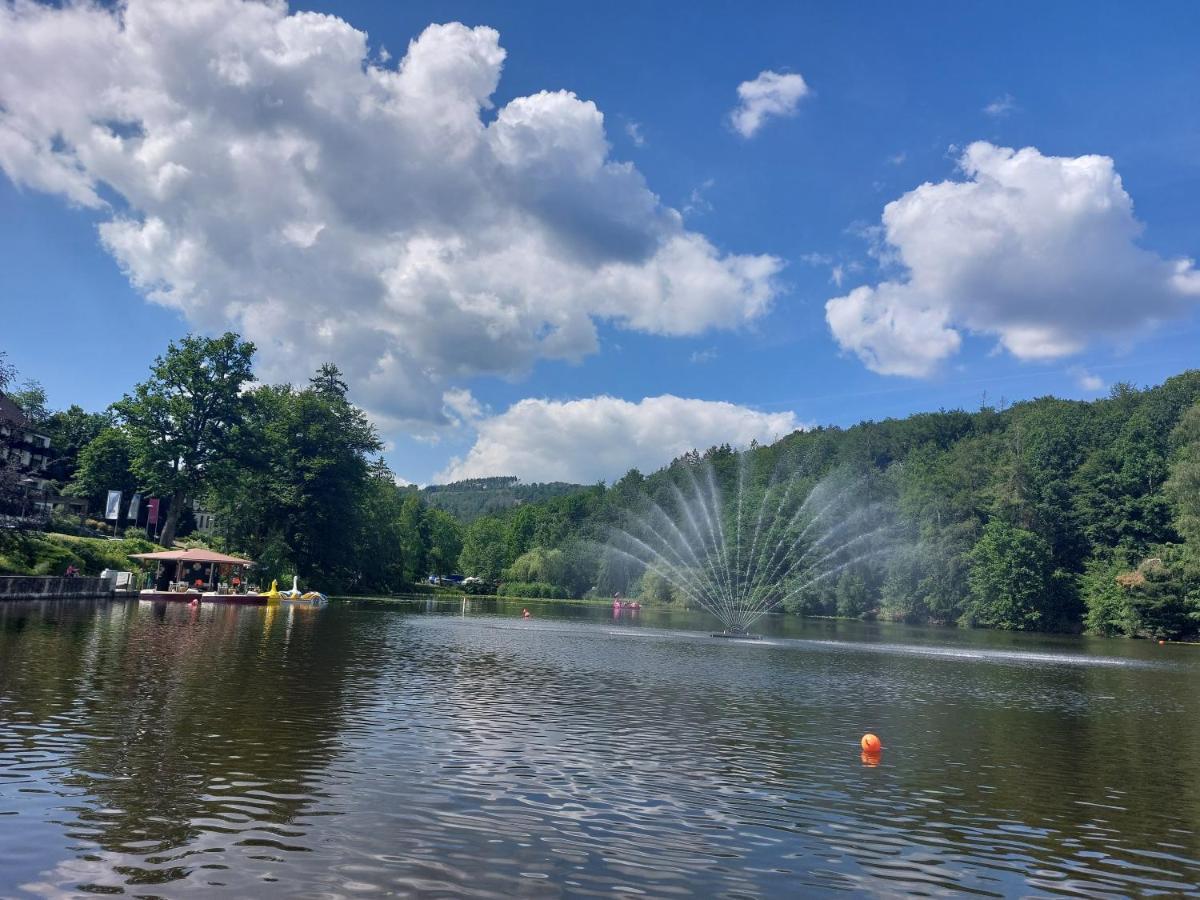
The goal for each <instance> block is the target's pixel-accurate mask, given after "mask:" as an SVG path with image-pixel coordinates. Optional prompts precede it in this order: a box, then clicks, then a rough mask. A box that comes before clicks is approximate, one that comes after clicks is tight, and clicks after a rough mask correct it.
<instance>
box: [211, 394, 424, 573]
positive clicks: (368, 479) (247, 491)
mask: <svg viewBox="0 0 1200 900" xmlns="http://www.w3.org/2000/svg"><path fill="white" fill-rule="evenodd" d="M381 449H382V445H381V444H380V442H379V438H378V436H377V435H376V433H375V429H374V427H373V426H372V425H371V423H370V422H369V421H368V420H367V417H366V414H365V413H363V411H362V410H361V409H358V408H357V407H355V406H353V405H352V404H350V403H349V402H348V401H347V400H346V398H345V397H342V396H337V395H331V394H327V393H325V392H321V391H318V390H316V389H315V388H311V387H310V388H307V389H305V390H300V391H298V390H296V389H294V388H292V387H291V386H290V385H282V386H263V387H259V388H256V389H254V390H252V391H250V392H248V393H247V395H246V398H245V415H244V417H243V420H242V421H241V423H240V424H239V425H238V426H237V427H236V429H234V430H233V431H232V432H231V434H230V435H229V440H228V442H227V451H228V452H227V455H226V456H224V457H222V458H220V459H219V460H218V461H217V468H216V470H215V473H214V477H213V478H212V479H211V483H210V485H209V487H208V493H207V497H208V500H207V502H208V504H209V507H210V508H211V509H212V510H213V511H214V513H216V517H217V520H218V521H219V522H221V523H222V525H221V527H222V530H223V531H224V532H225V537H226V540H227V541H228V542H229V543H230V545H231V548H236V549H240V550H242V551H244V552H247V553H250V554H252V555H253V554H255V553H261V552H263V551H264V550H265V549H267V548H270V549H271V550H272V552H273V553H274V554H275V558H276V560H277V562H276V565H280V566H288V567H290V568H291V569H292V571H294V572H295V573H296V574H298V575H300V576H301V577H302V578H310V577H313V576H320V577H321V578H322V579H323V583H324V584H325V585H326V586H327V587H328V588H330V589H332V588H333V587H335V586H337V587H353V586H355V585H356V584H357V583H358V582H359V581H360V580H362V579H363V578H369V579H375V580H376V581H377V582H379V583H380V584H382V583H383V581H388V582H389V583H390V580H391V579H394V578H395V577H396V573H397V572H398V571H399V567H401V566H402V565H403V559H402V558H399V557H397V558H393V557H392V556H391V554H392V552H393V549H394V548H393V547H391V546H389V548H388V550H387V554H388V558H387V559H386V560H377V561H376V562H378V565H375V563H370V564H368V563H364V562H363V559H364V557H366V556H369V555H370V554H372V553H376V552H383V551H382V550H380V549H379V548H380V545H379V543H378V541H377V539H378V534H376V533H375V532H378V531H381V530H385V531H387V533H388V534H390V535H392V537H393V538H394V541H393V543H396V542H398V541H400V539H401V537H402V535H401V534H400V532H398V531H395V532H393V531H391V530H390V529H391V524H390V523H391V522H392V521H394V520H395V519H396V518H398V517H399V515H400V511H401V507H402V498H401V497H400V495H399V493H398V490H397V488H396V485H395V481H394V479H393V478H392V475H391V473H390V472H388V471H387V467H386V466H382V465H381V464H376V465H374V466H372V465H371V464H370V463H369V461H368V460H369V457H370V455H371V454H375V453H378V452H379V451H380V450H381ZM384 522H387V523H389V524H388V525H387V528H386V529H385V528H384V526H383V525H382V524H381V523H384ZM370 529H374V531H371V533H370V534H369V535H367V530H370ZM365 535H367V536H365ZM395 549H398V548H395ZM364 573H369V574H364ZM381 573H382V574H381ZM281 574H286V573H282V572H281ZM381 579H382V580H381Z"/></svg>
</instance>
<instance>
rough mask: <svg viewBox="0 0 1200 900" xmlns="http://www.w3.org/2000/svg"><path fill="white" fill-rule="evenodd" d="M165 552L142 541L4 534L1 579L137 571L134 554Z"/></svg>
mask: <svg viewBox="0 0 1200 900" xmlns="http://www.w3.org/2000/svg"><path fill="white" fill-rule="evenodd" d="M161 549H162V548H161V547H159V546H157V545H156V544H153V543H151V542H150V541H147V540H144V539H142V538H124V539H122V540H119V541H112V540H108V539H106V538H89V537H78V536H76V535H71V534H51V533H44V532H40V531H6V532H0V575H62V574H63V573H64V572H66V570H67V566H75V567H76V568H77V569H79V572H80V574H81V575H99V574H100V573H101V572H102V571H103V570H104V569H122V570H130V569H134V568H136V567H137V566H136V563H135V561H134V560H131V559H130V558H129V554H131V553H150V552H152V551H154V550H161Z"/></svg>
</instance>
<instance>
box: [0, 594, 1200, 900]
mask: <svg viewBox="0 0 1200 900" xmlns="http://www.w3.org/2000/svg"><path fill="white" fill-rule="evenodd" d="M464 612H465V615H464ZM537 612H538V615H537V617H536V618H535V619H533V620H532V621H528V622H522V621H518V620H517V619H516V618H515V617H514V613H515V614H517V615H519V613H520V606H519V605H517V606H516V607H515V608H514V607H511V606H509V605H506V604H496V603H495V602H492V603H483V602H479V601H472V603H471V604H470V606H469V608H468V609H467V610H465V611H464V610H463V608H462V607H461V606H460V605H458V604H447V605H445V606H440V605H436V604H435V605H432V606H431V607H430V608H428V609H427V608H426V607H425V605H420V606H398V605H389V604H371V603H359V604H333V605H331V606H329V607H327V608H324V609H320V610H313V609H303V610H300V609H284V610H276V609H271V608H268V609H263V608H249V607H243V608H238V607H216V608H210V607H202V608H200V609H198V610H196V609H192V608H190V607H185V606H183V605H178V604H171V605H165V604H159V605H151V604H138V603H130V604H99V605H88V604H84V603H79V602H70V603H68V602H63V603H49V604H12V603H9V604H0V895H3V896H8V895H11V894H17V895H21V894H27V895H49V896H63V895H68V894H76V893H79V892H103V893H117V892H124V893H128V894H133V895H137V896H178V895H182V894H187V893H204V894H212V893H226V894H230V895H238V896H256V897H261V896H275V895H278V896H305V895H321V896H351V895H355V894H358V895H362V894H363V893H380V892H387V891H390V892H393V893H396V894H401V895H403V894H417V893H432V894H438V893H457V894H467V895H471V896H480V897H486V896H493V897H502V896H503V897H509V896H515V895H521V896H558V895H562V894H572V895H575V894H579V895H592V894H604V895H612V894H614V893H616V894H622V895H624V894H629V895H634V894H637V895H639V896H642V895H650V896H677V895H678V896H683V895H698V896H780V897H783V896H786V897H794V896H798V895H807V894H812V893H825V892H832V891H835V890H839V889H846V890H851V891H867V892H876V893H878V892H884V893H887V892H898V891H920V892H927V893H930V892H931V893H951V892H953V893H958V892H975V893H982V894H1000V895H1012V894H1031V893H1032V894H1051V893H1082V894H1087V895H1095V894H1103V893H1109V894H1129V893H1154V892H1163V893H1173V894H1177V893H1182V892H1189V891H1194V890H1196V887H1195V886H1196V884H1197V882H1198V881H1200V838H1198V837H1197V828H1198V823H1200V778H1198V777H1197V775H1196V773H1197V771H1198V764H1200V684H1198V681H1197V675H1200V664H1198V663H1200V655H1198V654H1197V652H1196V651H1195V649H1194V648H1179V647H1166V648H1161V647H1158V646H1157V645H1151V644H1144V643H1132V642H1095V641H1092V642H1088V641H1083V640H1079V639H1063V638H1027V637H1026V638H1022V637H1014V636H1010V635H980V634H978V633H971V634H958V633H956V632H943V631H935V630H915V629H895V628H892V629H889V628H884V627H878V626H861V625H847V624H846V623H812V622H808V623H805V622H799V621H797V620H794V619H782V618H781V619H778V620H775V621H772V622H770V623H768V625H767V626H766V630H767V631H768V632H769V633H770V635H769V636H770V639H769V640H764V641H761V642H745V643H739V642H724V641H722V642H717V641H712V640H708V639H706V638H705V637H703V634H702V632H704V631H707V630H708V627H709V623H706V622H705V621H704V620H702V619H700V618H692V617H691V616H690V615H689V614H686V613H678V612H676V613H655V612H653V611H645V610H643V611H642V614H641V615H640V616H638V617H636V618H634V617H629V616H624V617H620V618H618V619H617V620H614V619H613V617H612V616H611V613H610V612H609V611H608V610H605V609H600V608H596V607H584V606H561V607H552V606H540V607H539V608H538V610H537ZM635 637H636V638H637V639H636V640H634V639H633V638H635ZM866 730H872V731H875V732H876V733H878V734H880V735H881V736H882V738H883V741H884V745H885V750H884V751H883V753H882V755H880V756H879V757H871V758H868V755H867V754H863V753H861V751H860V749H859V747H858V738H859V736H860V735H861V734H862V732H863V731H866Z"/></svg>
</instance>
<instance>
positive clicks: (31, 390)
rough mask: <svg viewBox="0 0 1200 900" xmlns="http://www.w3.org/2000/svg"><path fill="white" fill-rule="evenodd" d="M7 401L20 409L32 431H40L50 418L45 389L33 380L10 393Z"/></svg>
mask: <svg viewBox="0 0 1200 900" xmlns="http://www.w3.org/2000/svg"><path fill="white" fill-rule="evenodd" d="M8 399H10V400H11V401H12V402H13V403H15V404H17V406H19V407H21V412H23V413H24V414H25V418H26V419H28V420H29V424H30V426H31V427H32V428H34V429H41V428H42V427H43V426H44V425H45V424H46V420H47V419H49V418H50V409H49V406H48V401H47V399H46V389H45V388H44V387H42V385H41V382H38V381H34V380H33V379H30V380H29V381H26V382H25V383H24V384H22V385H21V387H20V388H19V389H18V390H15V391H10V392H9V394H8Z"/></svg>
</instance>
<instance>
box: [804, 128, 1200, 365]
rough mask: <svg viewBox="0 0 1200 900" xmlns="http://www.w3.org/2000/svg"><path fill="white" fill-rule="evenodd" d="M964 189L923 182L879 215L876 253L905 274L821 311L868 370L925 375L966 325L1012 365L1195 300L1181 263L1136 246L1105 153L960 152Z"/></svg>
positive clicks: (1137, 325) (1191, 273)
mask: <svg viewBox="0 0 1200 900" xmlns="http://www.w3.org/2000/svg"><path fill="white" fill-rule="evenodd" d="M959 167H960V168H961V170H962V172H963V174H964V175H965V176H966V180H963V181H943V182H941V183H939V184H923V185H921V186H920V187H918V188H917V189H916V190H913V191H910V192H909V193H907V194H905V195H904V196H903V197H901V198H900V199H899V200H895V201H893V202H892V203H889V204H888V205H887V206H886V207H885V208H884V211H883V237H884V239H885V241H886V247H885V248H884V253H883V255H884V256H885V257H892V256H894V257H895V259H896V261H897V262H899V263H900V264H902V265H903V266H904V267H905V268H906V269H907V272H906V274H905V277H903V278H901V279H896V280H888V281H884V282H882V283H880V284H877V285H874V286H863V287H859V288H856V289H855V290H853V291H851V292H850V293H849V294H847V295H845V296H842V297H835V298H834V299H832V300H830V301H829V302H828V303H827V304H826V305H825V310H826V319H827V321H828V323H829V327H830V328H831V329H832V331H833V335H834V337H835V338H836V339H837V341H838V343H839V344H840V345H841V346H842V347H843V348H844V349H846V350H852V351H854V352H855V353H856V354H858V356H859V357H860V358H861V359H862V361H863V362H864V363H865V364H866V365H867V366H868V368H871V369H873V370H874V371H876V372H882V373H884V374H888V375H912V376H923V375H928V374H930V373H932V372H933V371H934V370H935V369H936V368H937V365H938V363H939V362H941V361H942V360H944V359H945V358H946V357H948V356H950V355H952V354H953V353H955V352H956V351H957V349H958V347H959V344H960V342H961V333H962V331H963V330H967V331H971V332H976V333H980V334H988V335H994V336H996V337H997V338H998V339H999V342H1000V344H1001V345H1002V346H1003V347H1004V348H1005V349H1007V350H1008V351H1009V352H1010V353H1012V354H1013V355H1014V356H1016V357H1018V358H1020V359H1025V360H1029V359H1051V358H1055V357H1061V356H1067V355H1069V354H1073V353H1076V352H1078V351H1080V350H1082V349H1083V348H1084V347H1085V346H1086V345H1087V344H1088V343H1089V342H1090V341H1092V340H1094V339H1097V338H1112V339H1118V340H1123V339H1127V338H1129V337H1131V336H1135V335H1136V334H1137V333H1138V332H1139V331H1141V330H1143V329H1144V328H1146V327H1149V326H1151V325H1153V324H1155V323H1157V322H1161V321H1163V320H1165V319H1170V318H1173V317H1177V316H1180V315H1183V314H1185V313H1186V312H1187V311H1188V310H1189V309H1193V308H1194V306H1195V301H1196V299H1197V297H1200V273H1198V272H1197V271H1196V269H1195V268H1194V266H1193V264H1192V261H1191V260H1184V259H1178V260H1167V259H1163V258H1162V257H1160V256H1157V255H1155V254H1154V253H1151V252H1150V251H1147V250H1144V249H1142V248H1141V247H1139V246H1138V245H1137V239H1138V236H1139V234H1140V232H1141V225H1140V223H1139V222H1138V221H1137V220H1136V219H1135V218H1134V215H1133V201H1132V200H1131V199H1130V197H1129V194H1127V193H1126V192H1125V189H1124V187H1123V186H1122V184H1121V178H1120V176H1119V175H1118V174H1117V173H1116V171H1115V170H1114V168H1113V161H1112V160H1111V159H1110V158H1108V157H1106V156H1080V157H1074V158H1072V157H1058V156H1043V155H1042V154H1041V153H1039V152H1038V151H1037V150H1036V149H1034V148H1032V147H1027V148H1025V149H1023V150H1019V151H1018V150H1012V149H1009V148H1005V147H994V146H992V145H991V144H988V143H983V142H980V143H975V144H972V145H971V146H969V147H968V148H967V149H966V151H965V152H964V153H963V154H962V157H961V158H960V159H959Z"/></svg>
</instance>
